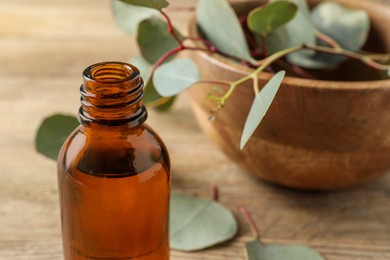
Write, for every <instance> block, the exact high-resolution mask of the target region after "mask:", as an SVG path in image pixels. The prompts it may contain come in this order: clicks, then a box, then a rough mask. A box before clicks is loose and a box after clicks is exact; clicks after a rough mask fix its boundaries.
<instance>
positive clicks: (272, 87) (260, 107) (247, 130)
mask: <svg viewBox="0 0 390 260" xmlns="http://www.w3.org/2000/svg"><path fill="white" fill-rule="evenodd" d="M285 74H286V72H285V71H279V72H278V73H276V74H275V75H274V76H273V77H272V79H270V80H269V81H268V82H267V84H266V85H265V86H264V87H263V88H262V89H261V90H260V92H259V93H257V94H256V96H255V99H254V100H253V103H252V107H251V109H250V111H249V114H248V117H247V119H246V121H245V126H244V130H243V132H242V136H241V142H240V149H243V148H244V146H245V144H246V143H247V142H248V140H249V138H250V137H251V136H252V134H253V132H254V131H255V130H256V128H257V127H258V125H259V124H260V122H261V120H263V118H264V116H265V113H267V110H268V108H269V107H270V106H271V103H272V100H273V99H274V97H275V95H276V92H277V91H278V89H279V87H280V84H281V83H282V80H283V78H284V75H285Z"/></svg>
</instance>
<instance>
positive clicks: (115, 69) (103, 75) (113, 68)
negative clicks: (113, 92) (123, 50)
mask: <svg viewBox="0 0 390 260" xmlns="http://www.w3.org/2000/svg"><path fill="white" fill-rule="evenodd" d="M139 76H140V72H139V70H138V68H137V67H135V66H133V65H131V64H129V63H126V62H119V61H107V62H99V63H95V64H92V65H90V66H89V67H87V68H86V69H85V70H84V72H83V77H84V79H85V80H88V81H92V82H98V83H104V84H117V83H123V82H128V81H132V80H134V79H136V78H138V77H139Z"/></svg>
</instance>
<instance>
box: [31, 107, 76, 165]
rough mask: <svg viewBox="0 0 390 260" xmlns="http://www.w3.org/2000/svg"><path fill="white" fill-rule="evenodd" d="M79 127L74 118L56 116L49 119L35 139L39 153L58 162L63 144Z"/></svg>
mask: <svg viewBox="0 0 390 260" xmlns="http://www.w3.org/2000/svg"><path fill="white" fill-rule="evenodd" d="M78 125H79V122H78V121H77V118H76V117H74V116H67V115H60V114H55V115H52V116H49V117H47V118H46V119H45V120H44V121H43V122H42V124H41V125H40V127H39V129H38V132H37V135H36V137H35V147H36V149H37V151H38V152H40V153H41V154H43V155H46V156H47V157H49V158H51V159H54V160H57V157H58V153H59V151H60V149H61V146H62V144H63V143H64V142H65V140H66V138H67V137H68V136H69V135H70V134H71V133H72V131H73V130H75V128H76V127H77V126H78Z"/></svg>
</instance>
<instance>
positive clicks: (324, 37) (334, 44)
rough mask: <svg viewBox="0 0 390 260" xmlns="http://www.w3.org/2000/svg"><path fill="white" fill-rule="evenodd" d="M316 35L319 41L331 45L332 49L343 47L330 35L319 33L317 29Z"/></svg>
mask: <svg viewBox="0 0 390 260" xmlns="http://www.w3.org/2000/svg"><path fill="white" fill-rule="evenodd" d="M315 35H316V37H317V38H318V39H320V40H323V41H324V42H326V43H327V44H329V45H330V46H331V47H333V48H335V49H341V46H340V45H339V44H338V43H337V42H336V41H335V40H333V39H332V38H331V37H329V36H328V35H326V34H323V33H322V32H320V31H318V30H317V29H315Z"/></svg>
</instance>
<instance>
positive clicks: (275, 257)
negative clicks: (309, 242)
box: [245, 240, 324, 260]
mask: <svg viewBox="0 0 390 260" xmlns="http://www.w3.org/2000/svg"><path fill="white" fill-rule="evenodd" d="M245 247H246V252H247V256H248V260H280V259H283V260H324V258H323V257H322V256H321V255H320V254H319V253H318V252H317V251H315V250H314V249H312V248H310V247H307V246H301V245H265V244H262V243H260V242H259V241H258V240H253V241H250V242H248V243H246V244H245Z"/></svg>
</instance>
